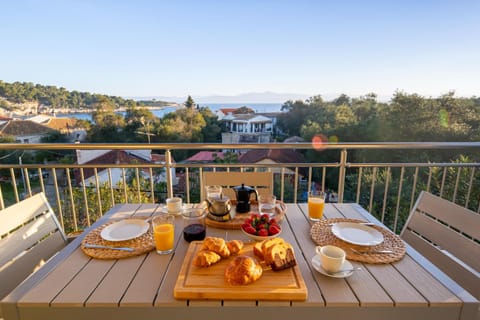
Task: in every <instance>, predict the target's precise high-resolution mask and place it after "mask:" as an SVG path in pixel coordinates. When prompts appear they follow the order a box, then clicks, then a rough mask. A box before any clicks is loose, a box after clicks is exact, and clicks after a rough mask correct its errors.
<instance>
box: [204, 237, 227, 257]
mask: <svg viewBox="0 0 480 320" xmlns="http://www.w3.org/2000/svg"><path fill="white" fill-rule="evenodd" d="M200 250H210V251H213V252H216V253H218V254H219V255H220V256H221V257H222V258H227V257H229V256H230V250H229V249H228V247H227V244H226V242H225V240H224V239H222V238H216V237H206V238H205V240H203V245H202V247H201V248H200Z"/></svg>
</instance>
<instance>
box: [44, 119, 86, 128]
mask: <svg viewBox="0 0 480 320" xmlns="http://www.w3.org/2000/svg"><path fill="white" fill-rule="evenodd" d="M77 122H78V120H77V119H73V118H51V119H50V120H48V121H47V123H45V126H47V127H49V128H52V129H55V130H59V131H65V130H70V129H73V128H76V127H77Z"/></svg>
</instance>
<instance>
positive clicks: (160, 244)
mask: <svg viewBox="0 0 480 320" xmlns="http://www.w3.org/2000/svg"><path fill="white" fill-rule="evenodd" d="M153 234H154V238H155V247H156V248H157V252H171V251H172V250H173V241H174V235H173V224H169V223H165V224H159V225H156V226H155V229H154V231H153Z"/></svg>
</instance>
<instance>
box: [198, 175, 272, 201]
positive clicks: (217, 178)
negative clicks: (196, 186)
mask: <svg viewBox="0 0 480 320" xmlns="http://www.w3.org/2000/svg"><path fill="white" fill-rule="evenodd" d="M242 183H243V184H245V185H246V186H249V187H253V188H255V189H257V191H258V194H273V173H272V172H236V171H229V172H225V171H216V172H212V171H205V172H203V176H202V188H201V189H202V190H201V192H200V194H201V197H202V199H205V186H212V185H220V186H222V187H223V194H224V195H226V196H228V197H229V198H230V199H236V198H235V191H234V190H233V189H232V187H235V186H240V185H242Z"/></svg>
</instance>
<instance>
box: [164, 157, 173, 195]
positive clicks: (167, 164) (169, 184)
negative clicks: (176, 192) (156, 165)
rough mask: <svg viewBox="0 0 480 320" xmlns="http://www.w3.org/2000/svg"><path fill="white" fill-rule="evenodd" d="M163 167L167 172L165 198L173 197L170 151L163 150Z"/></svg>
mask: <svg viewBox="0 0 480 320" xmlns="http://www.w3.org/2000/svg"><path fill="white" fill-rule="evenodd" d="M165 167H166V170H167V197H168V198H171V197H173V180H172V171H171V168H172V154H171V153H170V150H168V149H167V150H165Z"/></svg>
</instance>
